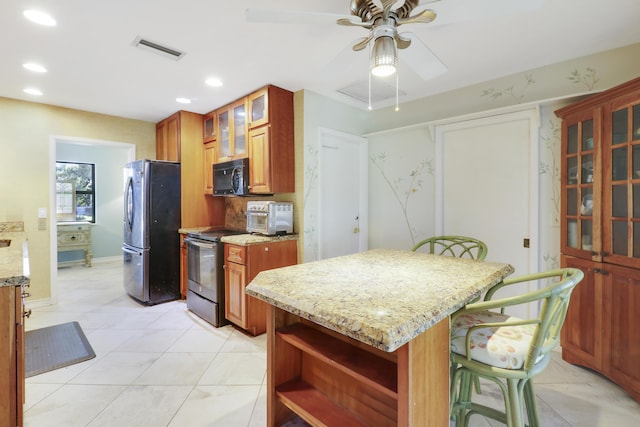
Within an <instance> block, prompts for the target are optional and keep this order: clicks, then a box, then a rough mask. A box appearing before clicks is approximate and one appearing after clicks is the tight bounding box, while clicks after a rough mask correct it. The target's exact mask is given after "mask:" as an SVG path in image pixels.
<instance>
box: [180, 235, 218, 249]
mask: <svg viewBox="0 0 640 427" xmlns="http://www.w3.org/2000/svg"><path fill="white" fill-rule="evenodd" d="M184 242H185V243H188V244H190V245H193V246H198V247H199V248H208V249H210V248H212V247H213V246H214V245H215V243H213V242H205V241H202V240H198V239H193V238H191V237H185V239H184Z"/></svg>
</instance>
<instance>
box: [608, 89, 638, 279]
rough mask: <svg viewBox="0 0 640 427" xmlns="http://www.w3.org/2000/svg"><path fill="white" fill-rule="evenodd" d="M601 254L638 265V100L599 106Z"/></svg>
mask: <svg viewBox="0 0 640 427" xmlns="http://www.w3.org/2000/svg"><path fill="white" fill-rule="evenodd" d="M603 128H604V132H603V134H604V135H603V143H604V144H603V153H602V156H603V171H604V176H603V189H602V200H603V203H602V206H603V209H602V220H603V224H602V227H603V235H604V236H606V238H604V239H603V241H602V250H603V257H604V258H605V259H606V260H607V261H608V262H613V263H616V264H621V265H627V266H631V267H640V100H639V97H638V93H636V94H635V96H629V97H622V98H621V99H618V100H615V101H612V102H611V103H610V104H608V105H606V106H605V107H604V109H603Z"/></svg>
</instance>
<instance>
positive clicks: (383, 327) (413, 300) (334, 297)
mask: <svg viewBox="0 0 640 427" xmlns="http://www.w3.org/2000/svg"><path fill="white" fill-rule="evenodd" d="M513 271H514V269H513V267H512V266H511V265H509V264H502V263H493V262H485V261H474V260H470V259H464V258H454V257H448V256H441V255H430V254H425V253H419V252H411V251H400V250H391V249H374V250H370V251H366V252H361V253H358V254H353V255H346V256H342V257H336V258H330V259H326V260H322V261H315V262H309V263H305V264H297V265H294V266H290V267H283V268H277V269H273V270H267V271H263V272H260V273H259V274H258V275H257V276H256V277H255V279H254V280H253V281H252V282H251V283H250V284H249V285H248V286H247V294H249V295H251V296H253V297H256V298H258V299H261V300H263V301H265V302H267V303H269V304H271V305H273V306H275V307H278V308H281V309H283V310H286V311H288V312H290V313H293V314H296V315H298V316H300V317H302V318H305V319H307V320H310V321H312V322H314V323H317V324H318V325H321V326H324V327H326V328H328V329H331V330H334V331H336V332H339V333H341V334H343V335H346V336H348V337H351V338H354V339H356V340H358V341H361V342H364V343H366V344H369V345H371V346H373V347H376V348H378V349H381V350H384V351H388V352H392V351H394V350H396V349H397V348H399V347H401V346H402V345H404V344H406V343H407V342H409V341H411V340H412V339H413V338H415V337H416V336H418V335H419V334H421V333H422V332H424V331H425V330H427V329H429V328H430V327H431V326H433V325H435V324H436V323H438V322H440V321H441V320H443V319H444V318H446V317H448V316H449V315H450V314H451V313H453V312H454V311H456V310H458V309H459V308H461V307H462V306H463V305H464V304H465V303H466V302H467V301H469V300H471V299H473V298H474V297H476V296H478V295H479V294H480V293H481V292H482V291H483V290H485V289H487V288H488V287H490V286H491V285H493V284H495V283H498V282H499V281H500V280H501V279H503V278H504V277H506V276H508V275H509V274H511V273H513Z"/></svg>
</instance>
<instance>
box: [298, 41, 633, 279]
mask: <svg viewBox="0 0 640 427" xmlns="http://www.w3.org/2000/svg"><path fill="white" fill-rule="evenodd" d="M638 56H640V44H634V45H631V46H627V47H624V48H620V49H614V50H611V51H607V52H603V53H600V54H596V55H591V56H588V57H582V58H576V59H572V60H568V61H565V62H562V63H559V64H553V65H549V66H546V67H542V68H539V69H536V70H531V71H529V72H526V73H521V74H517V75H511V76H505V77H503V78H500V79H496V80H493V81H489V82H485V83H482V84H478V85H474V86H470V87H466V88H462V89H459V90H456V91H451V92H447V93H442V94H439V95H435V96H432V97H428V98H424V99H420V100H417V101H413V102H410V103H406V104H401V105H400V110H399V111H398V112H396V111H393V109H392V108H386V109H381V110H374V111H371V112H369V111H366V110H358V109H355V108H348V107H345V106H342V105H340V104H339V103H337V102H333V101H330V100H328V99H326V98H323V97H321V96H319V95H317V94H312V93H310V92H308V91H305V92H304V93H305V102H304V135H305V137H304V167H305V173H304V188H305V196H304V197H305V201H306V202H305V212H304V221H305V224H304V239H305V244H304V260H305V261H310V260H313V259H317V258H315V254H314V253H313V252H311V253H310V252H309V251H313V249H314V244H315V243H314V242H315V233H316V230H315V228H314V226H315V221H314V218H313V212H316V211H317V209H318V206H317V205H316V203H317V198H316V196H315V193H314V188H315V185H316V184H315V180H316V179H317V176H316V174H315V173H316V170H315V169H314V165H315V164H317V161H316V160H315V157H316V156H317V133H318V127H319V126H323V127H326V128H329V129H336V130H341V131H344V132H348V133H353V134H355V135H360V136H366V137H367V138H368V140H369V156H370V163H369V195H368V197H369V248H371V249H373V248H379V247H386V248H398V249H402V248H405V249H409V248H411V246H412V244H413V242H414V241H417V240H418V239H421V238H423V237H426V236H429V235H432V234H433V233H434V229H435V218H434V211H433V205H434V190H433V188H434V187H433V186H434V173H437V171H434V170H433V169H432V166H433V165H434V163H433V160H434V142H433V141H432V139H431V137H430V135H429V133H428V132H427V126H428V123H430V122H434V121H436V120H440V119H446V118H451V117H457V116H462V115H465V114H470V113H478V112H484V111H491V110H495V109H499V108H502V107H508V106H515V105H520V104H525V103H527V104H537V105H539V106H540V114H541V118H540V123H541V126H540V129H539V141H538V144H539V145H538V149H539V152H538V153H539V171H538V172H539V192H540V197H539V199H540V204H539V207H538V209H539V218H540V223H539V238H540V245H539V253H538V257H539V263H538V265H539V266H540V269H541V270H547V269H551V268H557V267H558V266H559V264H560V255H559V254H560V237H559V233H560V227H559V207H560V193H559V190H560V131H559V129H560V121H559V120H558V119H557V117H556V116H555V114H554V111H555V110H556V109H558V108H560V107H562V106H564V105H566V104H567V103H568V102H570V101H569V98H571V97H574V99H576V98H575V97H577V96H582V95H588V94H589V93H596V92H598V91H601V90H604V89H608V88H610V87H612V86H615V85H617V84H621V83H623V82H625V81H627V80H630V79H632V78H634V77H637V75H638V68H637V67H636V66H635V65H634V64H635V62H634V61H637V59H636V58H638ZM425 84H437V79H434V81H430V82H425ZM560 97H563V98H565V99H564V100H555V101H554V100H551V101H549V99H553V98H560ZM358 132H359V133H358ZM505 161H508V159H505ZM379 166H382V169H381V168H380V167H379ZM412 181H413V184H412ZM416 183H419V185H417V184H416Z"/></svg>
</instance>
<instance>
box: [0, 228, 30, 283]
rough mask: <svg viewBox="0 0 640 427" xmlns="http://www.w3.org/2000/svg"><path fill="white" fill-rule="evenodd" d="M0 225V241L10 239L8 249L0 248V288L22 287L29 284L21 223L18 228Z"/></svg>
mask: <svg viewBox="0 0 640 427" xmlns="http://www.w3.org/2000/svg"><path fill="white" fill-rule="evenodd" d="M12 224H17V223H0V239H10V240H11V244H10V245H9V246H8V247H0V287H4V286H22V285H27V284H29V282H30V279H29V254H28V251H27V243H26V238H25V233H24V231H23V229H24V228H23V226H22V223H19V224H20V227H17V226H14V225H12Z"/></svg>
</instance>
